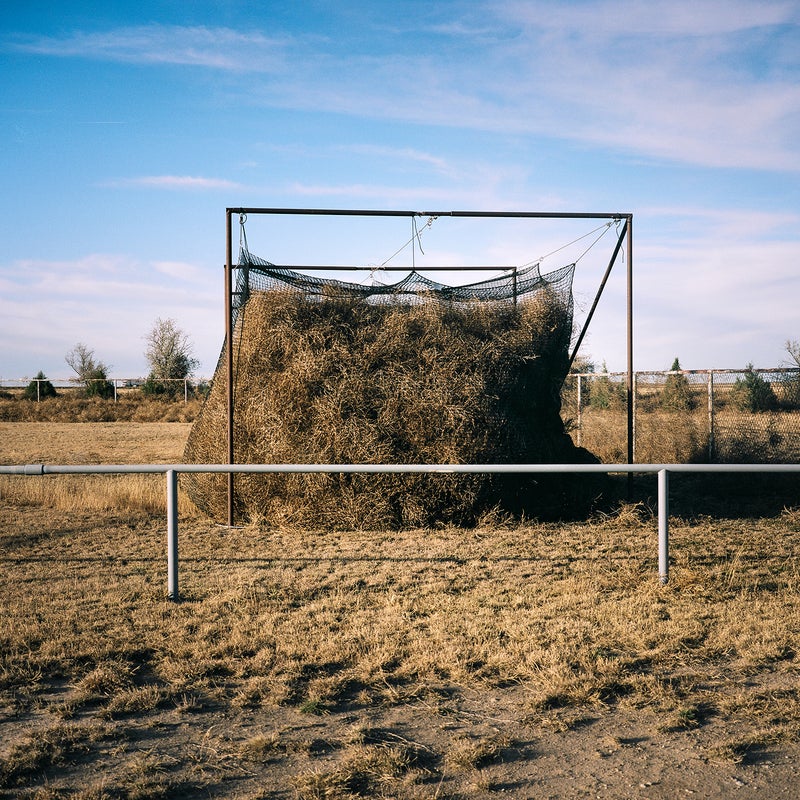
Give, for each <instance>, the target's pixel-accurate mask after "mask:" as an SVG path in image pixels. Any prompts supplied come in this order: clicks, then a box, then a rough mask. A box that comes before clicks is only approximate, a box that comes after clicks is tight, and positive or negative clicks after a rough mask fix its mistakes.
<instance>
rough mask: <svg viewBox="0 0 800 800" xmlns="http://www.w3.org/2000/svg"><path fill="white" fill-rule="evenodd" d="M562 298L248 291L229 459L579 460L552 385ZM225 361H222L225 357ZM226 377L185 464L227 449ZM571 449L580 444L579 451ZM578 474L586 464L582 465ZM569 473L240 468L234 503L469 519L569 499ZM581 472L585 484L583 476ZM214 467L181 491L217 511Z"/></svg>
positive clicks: (388, 517)
mask: <svg viewBox="0 0 800 800" xmlns="http://www.w3.org/2000/svg"><path fill="white" fill-rule="evenodd" d="M569 336H570V314H569V312H568V309H567V308H565V307H564V306H563V304H561V303H559V302H558V301H557V300H556V299H555V298H554V297H552V296H550V294H549V293H548V292H546V291H543V292H541V293H540V294H539V295H536V296H534V297H533V298H532V299H530V300H528V301H526V302H524V303H521V304H520V305H519V306H516V307H514V306H498V305H495V304H489V303H476V304H470V305H462V306H455V305H445V304H440V303H435V302H425V303H420V304H418V305H412V306H408V305H399V304H398V305H396V304H370V303H366V302H363V301H353V300H344V299H339V298H324V299H322V300H316V301H314V300H308V299H305V298H303V296H302V295H300V294H297V293H290V292H274V291H273V292H255V293H253V295H252V296H251V297H250V299H249V301H248V304H247V306H246V307H245V309H244V310H243V311H242V312H241V313H240V315H239V318H238V320H237V327H236V330H235V332H234V337H235V342H234V351H235V358H236V363H235V375H236V378H235V381H236V383H235V407H234V414H235V433H234V436H235V441H234V450H235V454H234V460H235V461H236V462H237V463H295V462H296V463H330V464H347V463H356V464H358V463H408V464H414V463H418V464H436V463H453V464H459V463H461V464H463V463H477V464H481V463H484V464H487V463H529V462H544V463H546V462H570V461H575V460H576V458H578V457H581V458H586V456H587V454H586V453H585V451H579V450H577V449H576V448H575V447H574V446H573V445H572V442H571V440H570V438H569V436H568V435H567V434H566V433H565V431H564V426H563V423H562V421H561V418H560V398H559V390H560V386H561V383H562V380H563V377H564V372H565V369H566V365H567V344H568V342H569ZM219 369H220V371H223V372H224V370H225V364H224V358H223V360H222V362H221V363H220V367H219ZM225 391H226V388H225V381H224V380H217V381H215V382H214V385H213V388H212V392H211V395H210V396H209V399H208V401H207V403H206V405H205V407H204V408H203V411H202V413H201V415H200V418H199V419H198V421H197V422H196V423H195V425H194V427H193V429H192V432H191V434H190V436H189V441H188V444H187V449H186V453H185V460H186V461H189V462H201V463H202V462H212V463H219V462H224V461H225V460H226V453H227V447H226V443H225V431H226V425H225V418H226V401H225ZM579 454H580V456H579ZM584 477H585V476H584ZM574 483H575V482H574V481H566V480H565V477H564V476H557V477H556V478H554V479H551V478H550V477H549V476H535V477H526V476H520V475H516V476H511V475H510V476H488V475H469V476H465V475H452V474H450V475H446V474H444V475H435V476H428V475H402V476H392V475H381V476H363V475H318V476H305V475H282V476H237V478H236V486H237V488H236V496H235V503H236V507H237V509H238V512H239V513H240V514H243V515H246V516H248V517H249V518H251V519H263V520H267V521H269V522H270V523H272V524H276V523H278V524H295V525H315V526H320V525H321V526H324V527H333V528H354V527H358V528H373V529H374V528H387V527H390V528H391V527H403V526H406V527H408V526H421V525H430V524H434V523H437V522H453V523H458V524H469V525H471V524H475V522H476V521H477V519H478V518H479V517H480V516H481V514H483V513H485V512H486V511H488V510H489V509H493V508H495V507H501V508H503V509H506V510H511V511H513V512H515V513H516V512H520V511H526V512H528V513H532V514H537V515H538V514H553V513H559V512H563V510H564V508H565V507H567V508H569V507H570V505H571V504H572V503H575V502H576V500H577V497H576V496H575V494H574V492H573V490H572V485H573V484H574ZM583 483H584V484H586V481H583ZM226 486H227V481H226V478H225V476H224V475H218V476H207V475H198V476H193V478H192V480H191V489H190V494H191V496H192V498H193V500H194V501H195V503H196V504H197V505H198V507H200V508H202V509H203V510H205V511H206V512H207V513H208V514H209V515H211V516H212V517H214V518H216V519H223V518H224V517H225V508H226Z"/></svg>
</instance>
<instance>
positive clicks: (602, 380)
mask: <svg viewBox="0 0 800 800" xmlns="http://www.w3.org/2000/svg"><path fill="white" fill-rule="evenodd" d="M603 373H604V374H602V375H600V376H598V377H597V378H596V379H595V380H593V381H591V383H590V390H589V405H590V406H591V407H592V408H625V405H626V402H627V397H628V391H627V387H626V386H625V384H624V383H622V382H621V381H619V382H617V381H612V380H611V378H610V377H609V376H608V374H607V373H608V368H607V367H606V364H605V362H603Z"/></svg>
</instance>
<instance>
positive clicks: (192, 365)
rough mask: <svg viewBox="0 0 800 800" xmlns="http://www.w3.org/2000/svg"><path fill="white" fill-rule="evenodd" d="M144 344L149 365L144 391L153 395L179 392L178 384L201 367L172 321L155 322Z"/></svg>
mask: <svg viewBox="0 0 800 800" xmlns="http://www.w3.org/2000/svg"><path fill="white" fill-rule="evenodd" d="M145 341H146V342H147V349H146V350H145V358H146V359H147V363H148V364H149V365H150V374H149V376H148V378H147V383H146V387H147V389H148V390H149V391H150V392H151V393H153V394H162V393H165V392H166V393H171V392H173V391H178V390H180V389H181V387H180V385H179V384H178V383H177V382H178V381H182V380H185V379H186V378H190V377H191V376H192V374H193V373H194V371H195V370H196V369H197V367H199V366H200V362H199V361H198V360H197V359H196V358H194V357H193V355H192V343H191V341H190V340H189V337H188V336H187V335H186V334H185V333H184V332H183V331H182V330H181V329H180V328H179V327H178V326H177V323H176V322H175V320H173V319H160V318H159V319H157V320H156V321H155V322H154V323H153V327H152V328H151V330H150V332H149V333H148V334H147V336H145Z"/></svg>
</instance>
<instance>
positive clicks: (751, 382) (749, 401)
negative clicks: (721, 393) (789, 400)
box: [732, 364, 778, 412]
mask: <svg viewBox="0 0 800 800" xmlns="http://www.w3.org/2000/svg"><path fill="white" fill-rule="evenodd" d="M732 396H733V403H734V405H735V406H736V407H737V408H738V409H739V410H740V411H752V412H757V411H774V410H775V409H776V408H777V407H778V398H777V397H776V396H775V392H774V391H773V389H772V386H771V385H770V383H769V381H767V380H764V378H762V377H761V375H759V374H758V373H757V372H756V371H755V370H754V369H753V365H752V364H748V365H747V367H746V371H745V373H744V376H743V377H741V378H737V379H736V383H735V384H734V385H733V393H732Z"/></svg>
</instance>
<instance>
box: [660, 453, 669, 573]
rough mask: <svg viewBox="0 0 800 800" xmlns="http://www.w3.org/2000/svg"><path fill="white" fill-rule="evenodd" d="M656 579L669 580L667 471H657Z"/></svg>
mask: <svg viewBox="0 0 800 800" xmlns="http://www.w3.org/2000/svg"><path fill="white" fill-rule="evenodd" d="M658 579H659V580H660V581H661V584H662V585H664V584H666V582H667V581H668V580H669V473H668V472H667V470H665V469H660V470H659V471H658Z"/></svg>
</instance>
